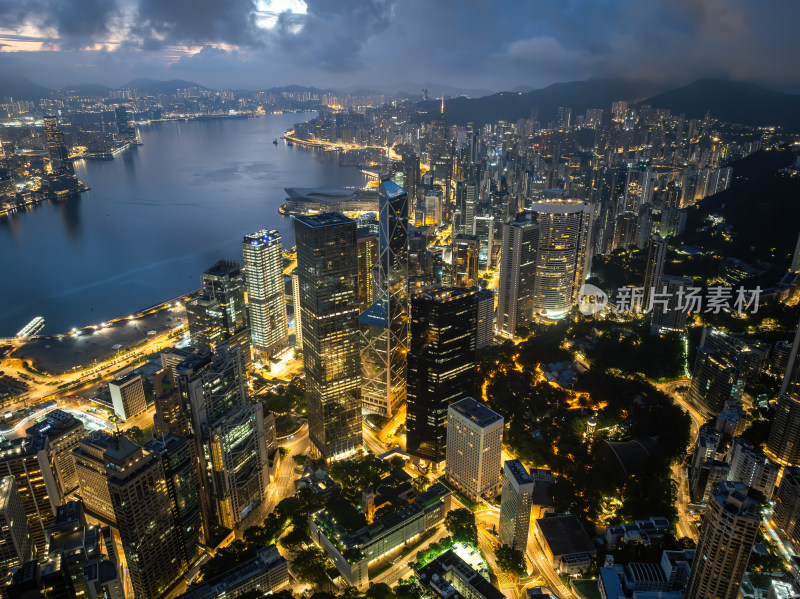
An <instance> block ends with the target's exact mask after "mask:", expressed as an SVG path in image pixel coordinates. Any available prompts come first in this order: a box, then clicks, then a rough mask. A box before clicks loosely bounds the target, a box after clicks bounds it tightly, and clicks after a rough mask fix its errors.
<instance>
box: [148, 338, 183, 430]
mask: <svg viewBox="0 0 800 599" xmlns="http://www.w3.org/2000/svg"><path fill="white" fill-rule="evenodd" d="M190 355H191V353H190V354H189V355H186V356H184V360H185V359H186V358H188V357H189V356H190ZM162 358H163V354H162ZM181 361H183V360H181ZM179 363H180V362H179ZM176 366H177V365H176ZM173 370H174V369H170V370H167V369H165V368H162V369H161V370H159V371H158V372H156V373H155V375H153V391H154V397H155V408H156V413H155V416H153V425H154V428H155V436H156V437H159V436H161V435H168V434H170V433H172V434H174V435H184V436H187V435H189V418H188V416H187V414H186V410H185V409H184V407H183V403H182V402H181V394H180V392H179V390H178V385H177V384H176V378H177V377H176V373H174V372H173Z"/></svg>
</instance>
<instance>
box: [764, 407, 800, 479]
mask: <svg viewBox="0 0 800 599" xmlns="http://www.w3.org/2000/svg"><path fill="white" fill-rule="evenodd" d="M767 451H768V452H769V453H770V454H771V456H772V457H773V458H774V459H775V461H776V462H778V463H779V464H781V465H782V466H800V395H798V394H797V393H784V394H783V395H780V396H778V406H777V407H776V409H775V416H773V418H772V426H771V427H770V429H769V437H768V438H767Z"/></svg>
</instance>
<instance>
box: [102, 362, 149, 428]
mask: <svg viewBox="0 0 800 599" xmlns="http://www.w3.org/2000/svg"><path fill="white" fill-rule="evenodd" d="M108 391H109V393H111V403H112V405H113V406H114V414H116V415H117V417H118V418H119V419H120V420H122V421H123V422H124V421H125V420H127V419H128V418H133V417H134V416H138V415H139V414H141V413H142V412H144V411H145V410H146V409H147V398H146V397H145V394H144V381H143V380H142V375H141V374H138V373H135V372H129V373H128V374H124V375H122V376H120V377H117V378H115V379H114V380H113V381H111V382H110V383H109V384H108Z"/></svg>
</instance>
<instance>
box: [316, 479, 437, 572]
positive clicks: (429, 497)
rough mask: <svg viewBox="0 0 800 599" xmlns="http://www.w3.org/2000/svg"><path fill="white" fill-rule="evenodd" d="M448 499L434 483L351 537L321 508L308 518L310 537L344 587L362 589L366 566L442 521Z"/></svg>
mask: <svg viewBox="0 0 800 599" xmlns="http://www.w3.org/2000/svg"><path fill="white" fill-rule="evenodd" d="M450 496H451V492H450V490H449V489H448V488H447V487H445V486H444V485H443V484H441V483H436V484H434V485H433V486H431V487H430V488H429V489H428V490H427V491H425V492H424V493H421V494H420V495H419V496H418V497H417V499H416V500H415V501H414V503H412V504H410V505H406V506H403V507H401V508H399V509H397V510H395V511H394V512H392V513H391V514H388V515H386V516H384V517H382V518H379V519H377V520H375V521H374V522H373V523H372V524H370V525H368V526H365V527H363V528H361V529H360V530H357V531H356V532H354V533H352V534H347V531H346V530H345V529H344V528H343V527H342V526H341V525H340V524H337V523H336V522H335V521H334V520H333V518H332V517H331V516H330V514H328V512H327V511H326V510H325V509H321V510H319V511H317V512H315V513H313V514H310V515H309V530H310V532H311V538H312V539H314V541H315V542H316V543H318V544H319V545H320V547H322V548H323V549H324V550H325V552H326V553H327V554H328V556H330V558H331V560H332V561H333V563H334V565H335V566H336V569H337V570H338V571H339V573H340V574H341V575H342V578H344V579H345V581H347V583H348V584H350V585H353V586H355V587H359V588H363V587H365V586H366V585H367V584H369V573H368V570H367V568H368V566H369V564H371V563H373V562H375V561H376V560H378V559H380V558H381V557H383V556H385V555H387V554H389V553H390V552H392V551H394V550H395V549H397V548H398V547H401V546H402V545H404V544H406V543H408V542H409V541H412V540H414V539H415V538H417V537H418V536H420V535H421V534H423V533H424V532H426V531H428V530H431V529H432V528H434V527H435V526H437V525H438V524H440V523H441V522H443V521H444V518H445V515H446V514H447V512H448V510H449V509H450Z"/></svg>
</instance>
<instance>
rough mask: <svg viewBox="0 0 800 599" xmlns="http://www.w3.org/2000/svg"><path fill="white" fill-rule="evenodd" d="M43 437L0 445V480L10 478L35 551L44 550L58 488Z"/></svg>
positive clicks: (4, 442) (11, 441)
mask: <svg viewBox="0 0 800 599" xmlns="http://www.w3.org/2000/svg"><path fill="white" fill-rule="evenodd" d="M47 445H48V442H47V438H46V437H21V438H18V439H10V440H8V441H3V442H2V443H0V478H5V477H6V476H13V477H14V483H15V484H16V487H17V492H18V493H19V496H20V498H21V499H22V507H23V509H24V510H25V516H26V517H27V518H28V527H29V528H30V531H31V539H32V541H33V544H34V545H35V546H36V551H37V553H39V554H43V553H44V550H45V544H46V543H45V535H44V529H45V528H47V527H48V526H50V524H52V523H53V521H54V519H55V509H56V506H58V503H59V499H58V485H57V484H56V480H55V476H54V475H53V470H52V464H51V463H50V457H49V455H48V452H47Z"/></svg>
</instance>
